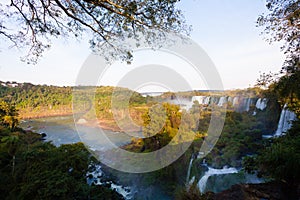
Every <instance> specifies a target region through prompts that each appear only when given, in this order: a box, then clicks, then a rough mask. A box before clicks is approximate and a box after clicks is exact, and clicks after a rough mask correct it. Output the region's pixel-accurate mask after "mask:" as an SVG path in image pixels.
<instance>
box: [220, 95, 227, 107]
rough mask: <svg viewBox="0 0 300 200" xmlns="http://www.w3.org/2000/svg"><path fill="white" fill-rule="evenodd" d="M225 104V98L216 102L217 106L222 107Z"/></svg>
mask: <svg viewBox="0 0 300 200" xmlns="http://www.w3.org/2000/svg"><path fill="white" fill-rule="evenodd" d="M225 103H227V97H221V98H220V99H219V102H218V106H219V107H222V106H223V105H224V104H225Z"/></svg>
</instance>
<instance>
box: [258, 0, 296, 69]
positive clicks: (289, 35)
mask: <svg viewBox="0 0 300 200" xmlns="http://www.w3.org/2000/svg"><path fill="white" fill-rule="evenodd" d="M266 7H267V9H268V10H269V11H270V13H268V14H265V15H261V16H260V17H259V18H258V20H257V23H258V26H263V27H265V29H264V33H265V34H266V35H269V36H270V37H269V38H268V41H269V42H270V43H272V42H276V41H277V42H278V41H283V42H284V44H283V46H282V47H281V49H282V50H283V51H284V53H285V54H286V61H285V63H284V66H283V69H284V71H286V72H290V73H293V72H294V71H295V70H299V68H300V64H299V57H300V45H299V43H300V30H299V29H300V1H299V0H267V5H266Z"/></svg>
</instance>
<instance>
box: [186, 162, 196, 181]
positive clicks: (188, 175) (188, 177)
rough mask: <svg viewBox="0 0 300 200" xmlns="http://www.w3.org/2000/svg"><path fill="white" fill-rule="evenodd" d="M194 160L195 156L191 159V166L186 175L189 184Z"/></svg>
mask: <svg viewBox="0 0 300 200" xmlns="http://www.w3.org/2000/svg"><path fill="white" fill-rule="evenodd" d="M193 160H194V156H192V157H191V160H190V164H189V168H188V171H187V175H186V184H188V183H189V180H190V174H191V168H192V164H193Z"/></svg>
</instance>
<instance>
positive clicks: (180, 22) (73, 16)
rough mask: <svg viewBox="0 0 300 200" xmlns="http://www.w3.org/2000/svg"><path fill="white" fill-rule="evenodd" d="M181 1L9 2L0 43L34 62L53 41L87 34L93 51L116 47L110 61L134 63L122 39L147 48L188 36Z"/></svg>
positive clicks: (1, 10)
mask: <svg viewBox="0 0 300 200" xmlns="http://www.w3.org/2000/svg"><path fill="white" fill-rule="evenodd" d="M177 2H178V0H154V1H153V0H127V1H124V0H73V1H69V0H63V1H59V0H30V1H28V0H11V1H4V2H1V3H0V18H1V20H0V38H1V39H7V40H9V41H10V42H11V43H12V44H13V46H16V47H18V48H25V49H28V54H27V55H26V56H25V57H24V58H23V60H24V61H27V62H28V63H35V62H36V61H37V60H38V58H39V57H40V56H42V54H43V52H44V51H45V50H46V49H49V48H50V46H51V40H53V38H59V37H63V38H66V37H75V38H79V39H80V37H82V36H83V35H84V34H86V35H87V36H88V37H89V38H90V40H89V42H90V45H91V48H92V49H93V50H100V49H103V48H105V47H106V48H107V47H112V51H110V53H109V54H110V55H107V57H109V56H120V57H121V58H122V59H130V58H131V54H130V49H129V47H126V46H124V45H118V44H120V42H122V41H124V39H128V38H129V39H134V41H135V43H136V45H139V42H140V40H141V39H142V38H143V39H145V41H143V42H146V43H148V44H151V45H154V43H153V41H155V40H156V39H159V38H163V37H164V36H165V35H164V34H165V33H166V32H170V31H171V32H175V33H184V34H187V33H188V32H189V27H188V26H187V25H186V23H185V20H184V17H183V15H182V13H181V11H180V10H179V9H177V8H176V3H177Z"/></svg>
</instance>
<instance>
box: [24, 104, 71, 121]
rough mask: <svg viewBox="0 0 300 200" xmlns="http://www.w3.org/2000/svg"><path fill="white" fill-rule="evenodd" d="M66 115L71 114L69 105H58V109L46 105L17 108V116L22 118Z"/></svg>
mask: <svg viewBox="0 0 300 200" xmlns="http://www.w3.org/2000/svg"><path fill="white" fill-rule="evenodd" d="M68 115H73V110H72V108H71V106H60V107H59V108H58V109H49V108H48V107H41V108H26V109H19V117H20V119H22V120H27V119H37V118H45V117H59V116H68Z"/></svg>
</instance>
